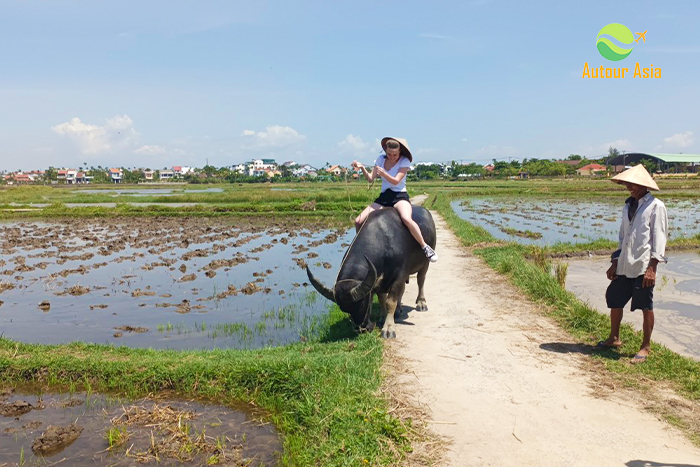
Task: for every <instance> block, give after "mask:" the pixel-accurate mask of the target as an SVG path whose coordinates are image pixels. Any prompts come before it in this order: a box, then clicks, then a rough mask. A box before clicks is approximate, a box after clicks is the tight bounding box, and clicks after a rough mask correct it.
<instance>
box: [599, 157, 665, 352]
mask: <svg viewBox="0 0 700 467" xmlns="http://www.w3.org/2000/svg"><path fill="white" fill-rule="evenodd" d="M612 181H613V182H615V183H619V184H621V185H625V187H626V188H627V189H628V190H629V192H630V195H631V196H630V197H629V198H627V200H626V201H625V207H624V208H623V209H622V223H621V225H620V243H619V245H618V248H617V251H615V253H613V254H612V265H611V266H610V268H609V269H608V271H607V275H608V279H610V280H611V281H612V282H611V283H610V285H609V286H608V290H607V292H606V293H605V299H606V301H607V304H608V307H609V308H610V336H609V337H608V338H607V339H606V340H604V341H600V342H598V347H600V348H617V347H620V345H622V342H621V341H620V322H621V321H622V313H623V308H624V307H625V305H627V302H629V300H630V299H632V307H631V311H634V310H637V309H640V310H642V313H643V314H644V324H643V326H642V329H643V332H644V340H643V341H642V346H641V348H640V349H639V352H637V354H636V355H635V356H634V357H633V358H632V360H631V361H630V363H633V364H636V363H641V362H644V361H646V359H647V357H648V356H649V350H650V342H651V332H652V330H653V329H654V301H653V297H654V284H656V266H657V265H658V264H659V263H660V262H664V263H665V262H666V257H665V256H664V253H665V251H666V234H667V231H668V218H667V215H666V206H665V205H664V203H662V202H661V201H659V200H658V199H656V198H654V196H652V194H651V193H650V192H649V190H657V191H658V189H659V187H658V185H657V184H656V182H655V181H654V179H653V178H652V177H651V175H649V172H647V171H646V169H645V168H644V166H643V165H642V164H639V165H636V166H634V167H632V168H631V169H628V170H625V171H624V172H622V173H621V174H619V175H616V176H615V177H613V178H612Z"/></svg>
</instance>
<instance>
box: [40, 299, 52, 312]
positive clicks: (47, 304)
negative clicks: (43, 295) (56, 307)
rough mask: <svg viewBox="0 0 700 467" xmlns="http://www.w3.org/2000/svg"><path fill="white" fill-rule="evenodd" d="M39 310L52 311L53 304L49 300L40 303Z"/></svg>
mask: <svg viewBox="0 0 700 467" xmlns="http://www.w3.org/2000/svg"><path fill="white" fill-rule="evenodd" d="M39 309H40V310H41V311H49V310H50V309H51V303H50V302H49V301H48V300H43V301H42V302H41V303H39Z"/></svg>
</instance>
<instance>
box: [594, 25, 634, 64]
mask: <svg viewBox="0 0 700 467" xmlns="http://www.w3.org/2000/svg"><path fill="white" fill-rule="evenodd" d="M603 35H607V36H610V37H612V38H613V39H616V40H617V41H619V42H622V43H623V44H631V43H632V42H634V36H633V35H632V31H630V30H629V28H628V27H627V26H625V25H624V24H620V23H611V24H608V25H607V26H605V27H604V28H603V29H601V30H600V32H599V33H598V37H596V39H597V40H596V47H598V52H600V55H602V56H603V58H607V59H608V60H612V61H613V62H619V61H620V60H622V59H624V58H626V57H627V56H628V55H629V54H631V53H632V49H631V48H629V49H623V48H621V47H618V46H616V45H615V44H613V42H612V41H611V40H610V39H608V38H607V37H600V36H603Z"/></svg>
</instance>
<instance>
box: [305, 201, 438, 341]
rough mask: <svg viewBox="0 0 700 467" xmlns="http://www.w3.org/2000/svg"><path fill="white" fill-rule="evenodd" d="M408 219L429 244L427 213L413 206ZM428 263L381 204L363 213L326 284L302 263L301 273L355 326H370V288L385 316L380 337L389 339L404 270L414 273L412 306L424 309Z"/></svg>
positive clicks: (406, 273)
mask: <svg viewBox="0 0 700 467" xmlns="http://www.w3.org/2000/svg"><path fill="white" fill-rule="evenodd" d="M413 220H414V221H416V223H417V224H418V225H419V226H420V230H421V233H422V234H423V238H424V239H425V241H426V243H427V244H428V245H430V246H431V247H433V248H435V242H436V235H435V223H434V222H433V217H432V216H431V215H430V212H428V210H427V209H424V208H422V207H419V206H413ZM429 265H430V261H429V260H428V258H426V257H425V253H423V250H421V248H420V245H418V243H417V242H416V241H415V240H414V239H413V237H412V236H411V233H410V232H409V231H408V229H407V228H406V227H405V226H404V225H403V223H402V222H401V218H400V217H399V213H398V212H397V211H396V210H395V209H381V210H379V211H374V212H372V213H371V214H370V215H369V216H368V217H367V220H366V221H365V223H364V224H363V225H362V228H361V229H360V231H359V232H358V234H357V236H356V237H355V240H354V241H353V242H352V245H350V247H349V248H348V250H347V251H346V252H345V256H344V258H343V263H342V264H341V266H340V271H339V272H338V277H337V279H336V281H335V285H334V286H333V288H332V289H331V288H328V287H326V286H325V285H323V284H321V283H320V282H319V281H318V280H317V279H316V278H315V277H314V275H313V274H312V273H311V270H309V268H308V266H307V268H306V273H307V274H308V276H309V280H310V281H311V284H312V285H313V286H314V287H315V288H316V290H317V291H318V292H319V293H320V294H321V295H323V296H324V297H326V298H327V299H328V300H331V301H333V302H335V303H337V304H338V306H339V307H340V309H341V310H343V311H344V312H346V313H348V314H349V315H350V316H351V317H352V320H353V322H354V323H355V325H356V326H358V327H359V329H360V330H372V329H374V323H372V321H371V320H370V310H371V308H372V299H373V296H374V294H375V293H376V294H377V296H378V297H379V303H380V304H381V306H382V310H383V311H384V315H385V319H384V326H383V327H382V337H385V338H394V337H396V331H395V330H394V313H395V312H396V313H397V314H398V313H399V312H400V307H401V297H402V296H403V292H404V289H405V288H406V282H407V281H408V276H409V275H410V274H413V273H418V298H417V299H416V310H419V311H427V310H428V305H427V304H426V302H425V296H424V295H423V284H424V283H425V275H426V274H427V272H428V266H429Z"/></svg>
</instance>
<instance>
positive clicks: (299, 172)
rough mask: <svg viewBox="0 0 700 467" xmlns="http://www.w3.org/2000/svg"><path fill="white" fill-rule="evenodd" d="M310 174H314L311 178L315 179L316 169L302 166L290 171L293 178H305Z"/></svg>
mask: <svg viewBox="0 0 700 467" xmlns="http://www.w3.org/2000/svg"><path fill="white" fill-rule="evenodd" d="M311 172H313V173H314V175H313V177H315V176H316V169H315V168H314V167H312V166H311V165H309V164H304V165H302V166H300V167H297V168H296V169H294V170H292V174H293V175H294V176H295V177H305V176H307V175H310V174H311Z"/></svg>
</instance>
